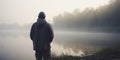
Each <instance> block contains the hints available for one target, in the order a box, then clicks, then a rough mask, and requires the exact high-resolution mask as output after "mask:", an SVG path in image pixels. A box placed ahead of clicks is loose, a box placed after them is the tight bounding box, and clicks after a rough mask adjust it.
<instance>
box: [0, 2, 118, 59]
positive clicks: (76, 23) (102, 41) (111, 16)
mask: <svg viewBox="0 0 120 60" xmlns="http://www.w3.org/2000/svg"><path fill="white" fill-rule="evenodd" d="M119 6H120V1H119V0H112V1H111V4H110V5H105V6H101V7H100V8H98V9H96V10H94V9H91V8H88V9H86V10H85V11H82V12H80V10H79V9H76V10H74V11H73V12H72V13H70V12H65V13H63V14H60V15H58V16H55V17H54V18H53V21H54V24H53V25H52V26H53V30H54V33H55V38H54V40H53V42H52V44H51V46H52V47H51V48H52V49H51V51H52V55H57V56H60V55H72V56H83V55H85V54H92V53H94V52H96V51H99V50H101V49H103V48H115V47H119V43H120V24H119V22H120V21H119V19H120V17H119V16H120V12H119V11H120V8H119ZM31 25H32V23H30V24H26V25H22V26H20V25H18V24H14V23H13V24H4V23H0V60H34V59H35V57H34V53H35V52H34V50H33V46H32V41H31V40H30V37H29V34H30V29H31Z"/></svg>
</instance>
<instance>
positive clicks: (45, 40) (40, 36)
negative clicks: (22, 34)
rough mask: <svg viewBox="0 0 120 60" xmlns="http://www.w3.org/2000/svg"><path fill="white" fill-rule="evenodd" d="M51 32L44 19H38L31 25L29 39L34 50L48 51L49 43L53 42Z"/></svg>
mask: <svg viewBox="0 0 120 60" xmlns="http://www.w3.org/2000/svg"><path fill="white" fill-rule="evenodd" d="M53 36H54V35H53V31H52V28H51V26H50V24H49V23H47V22H46V20H45V19H40V18H38V20H37V22H35V23H34V24H33V25H32V28H31V32H30V38H31V40H32V41H33V49H34V50H45V49H50V43H51V42H52V40H53Z"/></svg>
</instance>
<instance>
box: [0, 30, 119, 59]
mask: <svg viewBox="0 0 120 60" xmlns="http://www.w3.org/2000/svg"><path fill="white" fill-rule="evenodd" d="M5 32H7V31H5ZM5 32H2V33H5ZM11 32H12V33H11ZM0 33H1V32H0ZM8 34H9V35H8ZM8 34H4V36H0V38H1V40H0V48H1V49H0V58H1V59H6V60H34V59H35V57H34V53H35V52H34V51H33V50H32V49H33V47H32V41H31V40H30V38H29V36H28V35H29V32H27V33H26V32H14V31H10V32H9V33H8ZM119 37H120V34H116V33H115V34H114V33H96V32H81V31H79V32H78V31H55V38H54V41H53V42H52V44H51V52H52V55H54V56H61V55H71V56H84V55H85V54H86V53H87V54H88V53H89V54H90V53H91V54H92V53H93V52H95V51H96V50H99V49H100V48H104V47H112V46H114V45H115V44H117V42H118V41H117V40H118V39H119Z"/></svg>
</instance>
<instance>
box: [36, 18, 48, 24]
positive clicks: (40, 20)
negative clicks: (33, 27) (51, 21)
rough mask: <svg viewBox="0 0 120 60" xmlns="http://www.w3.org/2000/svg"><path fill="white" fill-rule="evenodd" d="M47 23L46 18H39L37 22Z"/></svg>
mask: <svg viewBox="0 0 120 60" xmlns="http://www.w3.org/2000/svg"><path fill="white" fill-rule="evenodd" d="M45 23H46V20H45V19H40V18H38V19H37V22H36V24H37V25H39V24H45Z"/></svg>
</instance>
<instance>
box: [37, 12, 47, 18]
mask: <svg viewBox="0 0 120 60" xmlns="http://www.w3.org/2000/svg"><path fill="white" fill-rule="evenodd" d="M45 17H46V15H45V13H44V12H40V13H39V15H38V18H40V19H45Z"/></svg>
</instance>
